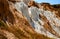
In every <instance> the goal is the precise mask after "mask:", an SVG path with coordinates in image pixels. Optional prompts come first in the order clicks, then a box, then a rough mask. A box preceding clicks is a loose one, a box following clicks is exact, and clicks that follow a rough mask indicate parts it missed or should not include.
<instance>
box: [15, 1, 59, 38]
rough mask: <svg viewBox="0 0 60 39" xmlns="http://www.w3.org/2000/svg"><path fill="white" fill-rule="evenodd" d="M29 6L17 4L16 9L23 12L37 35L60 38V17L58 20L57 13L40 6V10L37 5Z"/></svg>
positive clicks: (22, 3)
mask: <svg viewBox="0 0 60 39" xmlns="http://www.w3.org/2000/svg"><path fill="white" fill-rule="evenodd" d="M48 5H49V4H48ZM28 6H29V5H26V4H25V3H24V2H20V3H16V4H15V7H16V9H17V10H18V11H21V12H22V14H23V15H24V16H25V17H26V18H27V19H28V21H29V23H30V24H31V26H32V27H33V28H34V29H35V31H36V32H37V33H41V34H43V35H46V36H48V37H52V38H56V39H57V38H59V37H60V17H59V18H57V17H56V14H55V12H54V11H53V12H52V11H51V9H50V8H49V7H47V10H45V9H44V6H43V5H42V6H41V5H39V7H40V6H41V7H40V8H39V7H37V6H36V5H30V7H28ZM50 7H51V6H50ZM45 8H46V7H45ZM51 8H52V7H51Z"/></svg>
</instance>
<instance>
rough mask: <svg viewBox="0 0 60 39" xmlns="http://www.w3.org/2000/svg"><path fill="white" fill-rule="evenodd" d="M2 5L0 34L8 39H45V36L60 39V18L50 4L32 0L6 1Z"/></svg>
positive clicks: (0, 10) (0, 6)
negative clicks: (41, 3)
mask: <svg viewBox="0 0 60 39" xmlns="http://www.w3.org/2000/svg"><path fill="white" fill-rule="evenodd" d="M0 4H2V5H0V26H2V27H0V28H1V29H0V34H2V36H5V37H6V38H7V39H44V37H43V35H44V36H47V37H51V38H55V39H58V38H59V39H60V17H59V16H58V15H56V13H55V10H54V9H52V7H51V6H50V5H49V4H48V5H46V4H43V5H40V4H39V3H35V2H34V1H32V0H20V1H19V0H8V1H7V0H4V1H0ZM45 6H46V7H45ZM48 6H50V7H48ZM52 10H53V11H52ZM57 14H58V13H57ZM1 20H2V21H1ZM38 33H39V35H37V34H38ZM40 34H42V35H40ZM21 35H22V36H21ZM15 37H16V38H15ZM45 38H46V37H45ZM46 39H47V38H46Z"/></svg>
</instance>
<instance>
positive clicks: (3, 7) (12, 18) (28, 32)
mask: <svg viewBox="0 0 60 39" xmlns="http://www.w3.org/2000/svg"><path fill="white" fill-rule="evenodd" d="M15 1H16V0H13V1H12V0H0V39H50V38H48V37H46V36H44V35H42V34H38V33H36V32H35V31H34V29H33V27H32V26H31V25H30V24H29V23H30V22H28V20H27V19H28V18H26V16H25V14H24V15H23V14H22V13H24V12H21V11H18V10H17V9H16V7H15ZM16 2H19V1H16ZM21 8H22V7H21ZM24 11H25V10H24Z"/></svg>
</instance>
